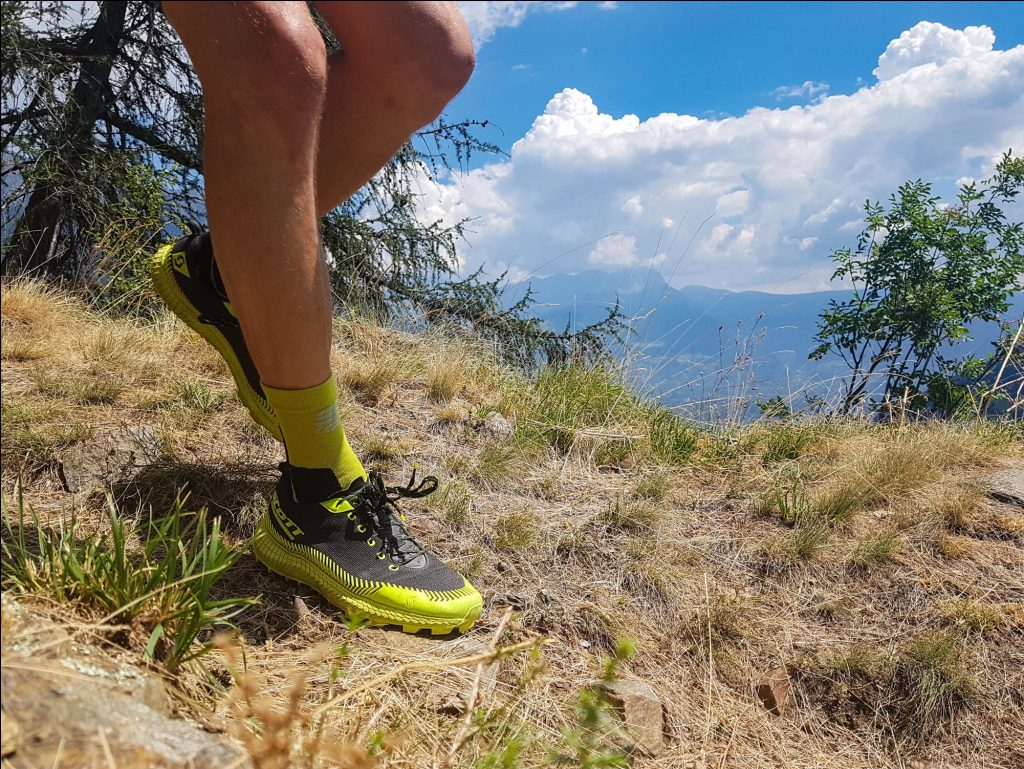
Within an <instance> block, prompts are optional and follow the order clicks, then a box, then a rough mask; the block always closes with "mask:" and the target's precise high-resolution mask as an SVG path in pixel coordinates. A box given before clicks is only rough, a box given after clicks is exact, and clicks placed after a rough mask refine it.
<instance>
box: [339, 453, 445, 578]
mask: <svg viewBox="0 0 1024 769" xmlns="http://www.w3.org/2000/svg"><path fill="white" fill-rule="evenodd" d="M437 485H438V484H437V478H436V477H434V476H433V475H427V476H425V477H423V478H422V479H421V480H420V482H419V483H418V484H417V483H416V469H415V468H413V471H412V475H411V476H409V482H408V483H407V484H406V485H405V486H387V485H385V484H384V478H383V477H382V476H381V475H380V473H377V472H375V471H370V473H369V478H368V479H367V481H366V483H365V484H364V485H363V486H362V487H361V488H360V489H358V490H357V491H355V492H354V493H353V494H350V495H347V496H346V497H345V500H346V501H347V502H348V503H349V504H350V505H352V509H353V510H354V512H355V513H356V515H358V516H360V517H362V518H363V519H364V520H366V521H367V522H368V523H369V525H370V528H371V529H372V532H373V533H372V534H371V535H370V536H371V538H372V537H373V536H377V537H379V538H380V541H381V545H382V549H383V552H385V553H386V554H387V555H388V556H390V558H391V560H392V561H395V562H398V563H400V564H406V563H408V562H409V561H411V560H413V559H414V558H416V557H417V556H419V555H421V554H422V553H423V552H424V549H423V548H422V547H421V546H420V544H419V543H418V542H417V541H416V540H415V539H414V538H413V536H412V535H411V534H410V533H409V532H408V530H407V529H406V528H405V516H404V515H403V514H402V513H401V512H400V511H399V509H398V505H397V503H398V501H399V500H401V499H420V498H422V497H425V496H427V495H428V494H433V493H434V492H435V491H437Z"/></svg>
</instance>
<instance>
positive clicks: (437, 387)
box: [427, 365, 463, 403]
mask: <svg viewBox="0 0 1024 769" xmlns="http://www.w3.org/2000/svg"><path fill="white" fill-rule="evenodd" d="M462 384H463V377H462V372H460V371H458V370H457V369H455V368H453V367H452V366H449V365H445V366H441V367H438V368H435V369H434V370H433V371H431V372H430V374H429V376H428V377H427V397H428V398H429V399H430V400H431V401H433V402H434V403H448V402H449V401H451V399H452V398H454V397H455V396H456V395H458V394H459V391H460V390H461V389H462Z"/></svg>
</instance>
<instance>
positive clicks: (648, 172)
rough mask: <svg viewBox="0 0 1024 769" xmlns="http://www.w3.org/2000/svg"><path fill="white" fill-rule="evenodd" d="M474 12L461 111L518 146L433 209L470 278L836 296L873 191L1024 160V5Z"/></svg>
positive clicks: (485, 159) (534, 6) (474, 166)
mask: <svg viewBox="0 0 1024 769" xmlns="http://www.w3.org/2000/svg"><path fill="white" fill-rule="evenodd" d="M459 6H460V8H461V9H462V11H463V13H464V15H465V17H466V19H467V23H468V24H469V27H470V31H471V33H472V34H473V39H474V45H475V47H476V51H477V67H476V71H475V73H474V75H473V77H472V79H471V80H470V82H469V84H468V85H467V86H466V88H465V89H464V90H463V92H462V93H461V94H460V95H459V96H458V97H457V98H456V99H455V100H454V101H453V102H452V103H451V104H450V105H449V106H448V108H447V110H446V115H447V117H448V118H449V119H461V118H472V119H478V120H487V121H489V122H490V123H492V124H493V127H488V128H485V129H482V130H481V131H479V132H478V135H479V136H480V138H482V139H484V140H487V141H490V142H493V143H495V144H497V145H499V146H500V147H501V149H502V150H503V153H504V154H502V155H477V156H475V157H474V158H473V159H472V160H471V162H470V163H469V164H468V165H467V166H466V167H464V168H462V169H459V170H457V171H455V172H453V173H450V174H447V175H445V176H443V177H442V178H440V179H438V180H436V181H431V180H429V179H426V178H425V179H424V180H423V182H422V185H421V192H422V198H421V205H422V208H423V215H424V217H425V218H428V219H431V220H434V219H440V220H442V221H445V222H447V223H453V222H455V221H459V220H461V219H464V218H469V219H471V220H472V221H471V223H470V225H469V233H468V239H467V242H466V243H464V244H462V245H461V246H460V251H459V255H460V260H461V261H462V263H463V267H464V269H467V270H468V269H474V268H476V267H477V266H480V265H481V264H483V265H485V269H486V270H487V272H488V273H490V274H492V275H493V274H498V273H500V272H502V271H505V270H507V271H508V274H509V277H510V278H511V279H513V280H516V279H522V278H526V277H528V276H531V275H547V274H551V273H575V272H578V271H581V270H585V269H601V270H610V271H618V270H623V269H629V270H632V271H644V272H646V271H648V270H651V269H656V270H658V271H659V272H660V273H661V274H662V275H663V276H664V277H665V278H666V279H668V280H669V281H670V282H671V283H672V284H673V285H675V286H682V285H694V284H696V285H705V286H711V287H715V288H725V289H731V290H747V289H756V290H764V291H773V292H779V293H794V292H803V291H814V290H823V289H826V288H829V287H833V288H835V287H838V286H835V285H831V286H830V275H831V272H832V268H831V262H830V261H829V258H828V257H829V253H830V252H831V251H832V250H833V249H835V248H839V247H842V246H847V245H850V246H852V245H853V244H854V242H855V239H856V235H857V233H858V232H859V230H860V224H861V220H862V210H863V204H864V201H865V200H866V199H869V198H870V199H873V200H876V199H884V198H886V197H888V195H889V194H891V193H892V192H893V191H895V189H896V188H897V187H898V186H899V185H900V184H901V183H903V182H904V181H906V180H908V179H916V178H922V179H925V180H926V181H932V182H934V183H935V185H936V190H937V191H938V192H940V193H942V194H943V195H949V194H950V193H952V192H954V191H955V187H956V184H957V183H958V182H959V181H964V180H968V179H979V178H983V177H984V176H986V175H988V174H989V173H991V171H992V168H993V165H994V163H995V162H996V160H998V158H999V156H1000V155H1001V154H1002V152H1004V151H1005V150H1006V149H1008V148H1011V147H1012V148H1014V150H1015V151H1017V152H1018V153H1019V152H1024V87H1022V86H1021V83H1024V3H1019V2H1018V3H1011V2H1004V3H982V2H975V3H674V2H651V3H646V2H644V3H640V2H635V3H634V2H618V3H607V2H605V3H598V2H590V3H587V2H580V3H570V2H541V3H528V2H460V3H459Z"/></svg>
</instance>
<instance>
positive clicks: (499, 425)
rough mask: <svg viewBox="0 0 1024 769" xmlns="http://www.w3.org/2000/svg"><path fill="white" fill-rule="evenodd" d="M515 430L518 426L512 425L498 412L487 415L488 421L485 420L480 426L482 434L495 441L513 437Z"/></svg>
mask: <svg viewBox="0 0 1024 769" xmlns="http://www.w3.org/2000/svg"><path fill="white" fill-rule="evenodd" d="M515 431H516V428H515V427H513V426H512V423H511V422H509V421H508V420H507V419H505V417H503V416H502V415H501V414H499V413H498V412H494V413H493V414H491V415H490V416H489V417H487V421H485V422H484V423H483V425H481V427H480V434H481V435H483V436H484V437H485V438H490V439H491V440H495V441H502V440H505V439H506V438H511V437H512V433H514V432H515Z"/></svg>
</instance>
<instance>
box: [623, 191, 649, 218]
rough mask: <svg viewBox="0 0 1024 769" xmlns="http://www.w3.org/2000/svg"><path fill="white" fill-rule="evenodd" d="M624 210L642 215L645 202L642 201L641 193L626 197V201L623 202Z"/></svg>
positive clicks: (633, 214) (635, 214) (631, 214)
mask: <svg viewBox="0 0 1024 769" xmlns="http://www.w3.org/2000/svg"><path fill="white" fill-rule="evenodd" d="M622 210H623V211H625V212H626V213H627V214H629V215H630V216H640V214H642V213H643V212H644V204H643V203H642V202H640V196H639V195H632V196H630V197H628V198H626V202H625V203H623V204H622Z"/></svg>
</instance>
